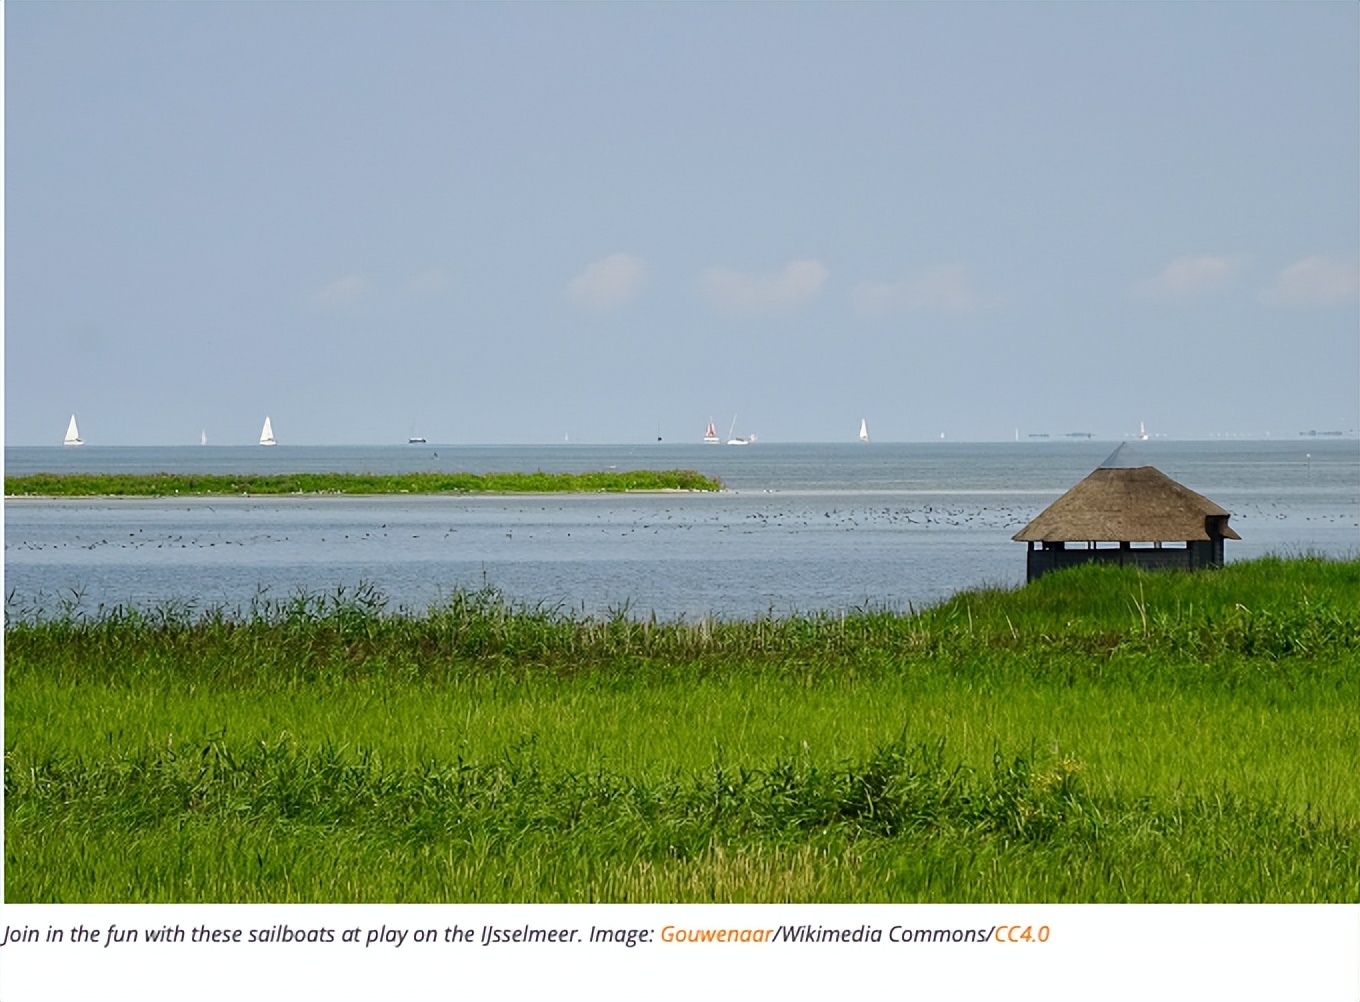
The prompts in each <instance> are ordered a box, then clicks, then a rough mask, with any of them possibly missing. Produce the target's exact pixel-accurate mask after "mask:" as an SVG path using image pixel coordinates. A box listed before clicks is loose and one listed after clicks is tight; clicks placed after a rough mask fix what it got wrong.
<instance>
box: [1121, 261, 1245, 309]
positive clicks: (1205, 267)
mask: <svg viewBox="0 0 1360 1002" xmlns="http://www.w3.org/2000/svg"><path fill="white" fill-rule="evenodd" d="M1245 263H1246V262H1245V259H1243V258H1241V257H1227V256H1221V255H1214V254H1201V255H1198V256H1193V257H1178V258H1176V260H1174V261H1172V262H1171V263H1170V264H1168V265H1167V266H1166V267H1165V268H1163V269H1162V271H1161V274H1159V275H1158V276H1157V277H1156V278H1153V279H1149V280H1148V281H1146V282H1143V283H1141V284H1140V285H1139V286H1138V294H1139V296H1140V297H1141V298H1143V299H1163V300H1170V301H1173V302H1184V301H1185V300H1189V299H1195V298H1198V297H1199V296H1203V295H1207V294H1208V293H1211V292H1216V291H1217V290H1219V289H1221V288H1223V287H1225V286H1226V285H1227V284H1228V283H1229V282H1231V281H1232V280H1233V278H1235V277H1236V275H1237V273H1238V272H1239V271H1241V269H1242V266H1243V264H1245Z"/></svg>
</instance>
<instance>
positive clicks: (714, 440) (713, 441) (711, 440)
mask: <svg viewBox="0 0 1360 1002" xmlns="http://www.w3.org/2000/svg"><path fill="white" fill-rule="evenodd" d="M704 441H705V442H706V443H708V444H709V445H721V444H722V439H720V438H719V437H718V429H717V428H714V427H713V419H712V418H709V419H708V431H706V432H704Z"/></svg>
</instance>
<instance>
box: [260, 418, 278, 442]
mask: <svg viewBox="0 0 1360 1002" xmlns="http://www.w3.org/2000/svg"><path fill="white" fill-rule="evenodd" d="M260 444H261V445H278V444H279V443H278V442H276V441H275V440H274V426H273V425H271V424H270V423H269V418H268V417H266V418H265V419H264V430H262V431H261V432H260Z"/></svg>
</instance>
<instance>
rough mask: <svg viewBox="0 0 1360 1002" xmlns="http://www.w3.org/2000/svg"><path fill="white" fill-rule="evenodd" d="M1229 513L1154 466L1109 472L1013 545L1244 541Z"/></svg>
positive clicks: (1085, 484) (1068, 497)
mask: <svg viewBox="0 0 1360 1002" xmlns="http://www.w3.org/2000/svg"><path fill="white" fill-rule="evenodd" d="M1228 517H1229V513H1228V511H1227V510H1225V509H1223V508H1220V507H1219V506H1218V505H1216V504H1214V503H1213V502H1212V501H1210V500H1209V499H1208V498H1206V497H1205V496H1204V495H1202V494H1196V493H1195V492H1194V491H1192V490H1190V488H1188V487H1183V486H1181V485H1180V484H1178V483H1176V481H1174V480H1172V479H1171V478H1170V477H1168V476H1167V475H1166V474H1165V473H1163V472H1162V471H1161V470H1158V469H1157V468H1156V467H1152V466H1136V467H1116V468H1111V467H1106V466H1102V467H1101V468H1100V469H1098V470H1095V471H1094V472H1092V473H1091V475H1090V476H1088V477H1087V478H1086V479H1085V480H1083V481H1081V483H1079V484H1077V485H1076V486H1075V487H1073V488H1072V489H1071V490H1070V491H1068V492H1067V493H1066V494H1064V495H1063V496H1062V497H1060V498H1058V500H1056V501H1054V502H1053V503H1052V504H1051V505H1049V506H1048V507H1047V508H1045V509H1044V510H1043V511H1041V512H1040V513H1039V514H1038V516H1036V517H1035V519H1034V521H1032V522H1030V524H1029V525H1027V526H1025V527H1024V528H1023V529H1021V530H1020V531H1019V532H1017V533H1016V534H1015V535H1014V536H1012V537H1011V538H1012V539H1016V540H1019V541H1020V542H1045V543H1064V542H1075V541H1081V540H1094V541H1097V542H1127V543H1169V542H1182V541H1186V542H1188V541H1190V540H1197V539H1212V538H1214V536H1211V535H1210V529H1211V528H1212V529H1213V530H1214V532H1215V534H1216V535H1218V536H1222V537H1223V538H1225V539H1241V538H1242V537H1241V536H1239V535H1238V534H1237V533H1235V532H1234V531H1233V530H1232V529H1230V528H1228Z"/></svg>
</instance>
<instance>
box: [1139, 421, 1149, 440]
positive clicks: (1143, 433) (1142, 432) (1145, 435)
mask: <svg viewBox="0 0 1360 1002" xmlns="http://www.w3.org/2000/svg"><path fill="white" fill-rule="evenodd" d="M1147 440H1148V433H1147V428H1145V427H1144V426H1143V422H1142V421H1139V422H1138V441H1140V442H1146V441H1147Z"/></svg>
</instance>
